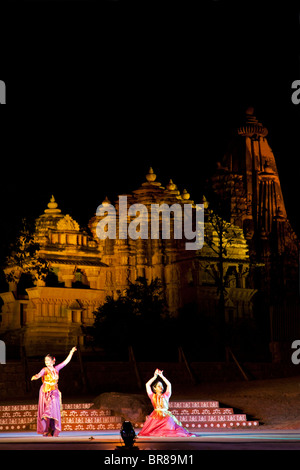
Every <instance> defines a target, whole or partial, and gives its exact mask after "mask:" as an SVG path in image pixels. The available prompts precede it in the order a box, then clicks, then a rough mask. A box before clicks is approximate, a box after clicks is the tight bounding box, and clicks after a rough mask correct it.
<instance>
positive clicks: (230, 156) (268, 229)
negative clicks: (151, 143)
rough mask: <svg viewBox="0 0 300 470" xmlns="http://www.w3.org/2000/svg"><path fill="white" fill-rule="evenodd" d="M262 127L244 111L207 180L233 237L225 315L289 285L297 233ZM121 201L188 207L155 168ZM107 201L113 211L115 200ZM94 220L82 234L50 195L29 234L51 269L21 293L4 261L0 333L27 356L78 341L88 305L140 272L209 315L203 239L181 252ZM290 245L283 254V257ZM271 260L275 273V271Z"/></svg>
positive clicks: (207, 252)
mask: <svg viewBox="0 0 300 470" xmlns="http://www.w3.org/2000/svg"><path fill="white" fill-rule="evenodd" d="M266 135H267V130H266V129H265V128H264V126H262V125H261V124H260V123H259V122H258V121H257V120H256V118H255V117H254V116H253V112H252V111H251V110H250V111H249V110H248V112H247V115H246V121H245V123H244V125H242V126H241V127H240V128H239V129H238V130H237V133H236V138H237V141H236V142H235V145H234V146H233V147H232V148H230V149H229V152H228V153H227V154H226V155H225V157H224V159H223V161H222V162H221V163H220V164H219V166H218V169H217V171H216V173H215V174H214V176H213V178H212V180H211V181H212V183H211V187H212V188H213V190H214V191H215V193H218V194H220V195H221V196H222V198H223V199H224V201H228V211H229V214H230V224H229V225H228V230H227V231H226V235H224V236H225V237H228V238H230V239H231V243H230V244H228V250H227V253H226V256H225V257H224V259H223V270H224V280H225V282H226V296H225V319H226V320H227V321H228V322H229V321H234V320H235V319H239V318H252V317H253V305H254V304H253V301H254V299H255V297H256V295H257V293H258V292H259V290H263V291H264V292H265V293H269V292H274V291H276V292H285V290H286V289H287V288H288V287H287V281H288V280H289V281H288V286H289V287H290V288H292V287H293V285H292V283H293V282H294V280H295V273H296V272H298V271H297V269H298V265H297V260H296V258H297V255H298V241H297V239H296V235H295V234H294V232H293V231H292V229H291V227H290V224H289V222H288V219H287V214H286V210H285V206H284V202H283V196H282V192H281V187H280V182H279V176H278V171H277V168H276V163H275V158H274V155H273V153H272V151H271V149H270V147H269V145H268V142H267V140H266ZM141 180H142V178H141ZM127 201H128V205H132V204H135V203H141V204H143V205H145V206H146V207H148V206H150V204H152V203H157V204H163V203H165V204H168V205H169V206H170V205H172V204H175V203H176V204H180V205H181V206H182V207H183V206H184V205H185V204H192V205H193V206H194V205H195V203H194V201H192V200H191V197H190V195H189V193H188V192H187V191H186V190H184V191H182V193H180V191H179V190H178V188H177V187H176V185H175V184H174V183H173V181H170V182H169V183H168V184H166V185H165V186H163V185H162V184H161V183H160V182H159V181H157V176H156V175H155V174H154V171H153V170H152V169H150V170H149V172H148V174H147V175H146V177H145V178H144V181H143V180H142V181H141V186H140V187H139V188H138V189H136V190H135V191H133V192H132V193H131V194H128V195H127ZM200 202H202V201H200ZM96 203H97V201H96ZM105 203H107V204H109V201H107V200H104V202H103V204H105ZM114 207H115V209H116V213H117V214H118V211H119V207H118V202H115V203H114ZM99 220H101V216H99V215H97V214H95V216H94V217H93V218H92V219H91V220H90V222H89V228H90V233H89V234H88V233H86V232H84V231H83V230H82V229H81V228H80V226H79V224H78V223H77V222H76V221H75V220H74V219H73V218H72V217H71V216H70V215H68V214H62V213H61V210H60V209H59V206H58V203H57V202H56V201H55V198H54V197H53V196H52V198H51V200H50V202H49V203H48V205H47V207H46V209H45V211H44V213H43V214H42V215H41V216H40V217H38V219H37V220H36V226H35V234H34V238H35V241H36V242H37V243H38V244H39V257H40V258H42V259H45V260H46V261H47V265H48V268H49V273H48V275H47V276H42V275H41V276H36V277H35V285H34V287H30V288H27V289H26V293H25V295H24V294H22V295H20V294H19V293H18V281H19V280H20V279H21V277H22V270H21V269H20V268H19V269H18V268H14V267H12V266H10V267H7V268H6V274H7V273H9V272H10V270H12V269H14V272H15V277H14V279H13V280H12V281H11V282H10V283H9V291H8V292H5V293H2V294H1V298H2V301H3V306H2V321H1V323H0V334H1V336H2V337H5V340H6V341H9V340H11V341H18V338H19V339H20V336H22V342H23V344H24V346H25V348H26V352H27V354H28V355H29V356H34V355H36V354H39V355H40V354H42V352H43V351H42V349H43V350H44V351H45V353H46V352H49V348H50V349H51V350H55V351H56V352H57V354H58V353H60V352H65V351H67V350H68V348H69V347H70V346H72V345H74V344H76V343H77V340H78V338H79V341H80V343H81V346H82V347H83V348H84V347H85V342H84V331H85V328H86V327H89V326H92V325H93V322H94V316H93V312H94V311H95V310H96V309H97V308H98V307H99V306H100V305H102V304H103V303H104V301H105V299H106V297H107V296H108V295H109V296H116V295H117V292H118V291H121V292H122V291H124V290H125V289H126V288H127V287H128V285H129V282H134V281H135V280H136V279H137V277H139V276H143V277H145V278H146V279H147V280H148V281H151V280H152V279H154V278H159V279H161V281H162V283H163V285H164V290H165V297H166V301H167V305H168V309H169V312H170V314H172V315H177V314H178V311H179V310H180V309H182V308H184V307H185V306H187V305H191V304H193V305H196V306H197V310H198V312H199V314H203V315H213V314H215V312H216V309H217V305H218V292H217V287H216V285H215V282H214V280H213V276H211V275H210V271H213V270H214V269H217V267H218V262H219V260H218V257H217V255H216V252H215V251H214V250H213V249H212V247H211V246H209V245H208V244H207V243H204V246H203V248H202V249H201V250H198V251H187V250H186V249H185V240H177V239H176V240H175V239H174V237H173V238H172V237H170V239H161V238H159V239H151V237H148V239H141V238H139V239H137V240H134V239H131V238H130V237H128V238H126V239H123V238H122V239H121V238H116V239H108V238H107V239H105V240H100V239H99V238H98V237H97V234H96V227H97V224H98V222H99ZM205 231H206V234H211V237H212V238H213V237H216V234H215V233H214V230H213V228H212V226H211V224H210V223H209V221H206V222H205ZM117 233H118V232H117ZM216 243H217V241H216ZM287 252H288V253H289V257H286V256H284V255H285V254H286V253H287ZM255 263H257V265H261V266H263V270H264V271H263V274H261V275H260V276H259V277H257V276H255V275H252V274H251V269H250V267H251V266H250V264H255ZM276 263H277V264H276ZM276 266H277V267H278V266H279V267H280V273H281V274H280V276H275V277H274V276H273V277H272V276H271V273H272V270H274V267H276ZM260 272H261V271H260ZM296 277H297V276H296ZM41 338H42V340H41Z"/></svg>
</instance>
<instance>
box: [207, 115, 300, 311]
mask: <svg viewBox="0 0 300 470" xmlns="http://www.w3.org/2000/svg"><path fill="white" fill-rule="evenodd" d="M267 135H268V130H267V128H266V127H265V126H264V125H263V124H261V123H260V122H259V121H258V120H257V119H256V117H255V116H254V110H253V108H249V109H248V110H247V111H246V115H245V119H244V122H243V123H242V124H241V126H240V127H238V128H237V129H236V132H235V134H234V135H233V139H232V142H231V145H230V146H229V149H228V152H227V153H226V154H225V156H224V158H223V160H222V162H220V163H219V164H218V170H217V171H216V173H215V175H214V176H213V178H212V187H213V189H214V190H215V191H216V192H217V193H218V194H219V195H220V196H221V197H222V198H223V200H226V201H228V207H227V212H228V214H229V217H230V219H231V221H232V222H233V223H235V224H236V225H238V226H240V227H241V228H242V229H243V232H244V234H245V238H246V239H247V242H248V245H249V255H250V258H251V259H252V260H253V262H255V263H259V264H261V269H260V270H259V272H260V275H259V276H257V277H256V280H253V282H252V285H253V286H254V287H256V288H259V289H260V290H262V291H263V292H265V293H266V294H267V296H268V297H269V298H270V299H271V303H273V304H276V303H277V302H278V301H280V300H283V299H285V298H286V297H287V296H290V295H291V296H295V297H298V295H299V294H298V293H299V286H298V269H299V240H298V238H297V236H296V234H295V232H294V230H293V228H292V226H291V224H290V221H289V219H288V216H287V211H286V207H285V203H284V198H283V194H282V189H281V184H280V179H279V174H278V169H277V165H276V161H275V157H274V154H273V151H272V149H271V147H270V145H269V143H268V141H267V137H266V136H267Z"/></svg>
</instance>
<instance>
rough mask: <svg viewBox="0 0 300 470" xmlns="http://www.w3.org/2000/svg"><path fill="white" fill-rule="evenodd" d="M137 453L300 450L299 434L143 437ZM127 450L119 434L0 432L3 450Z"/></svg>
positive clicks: (229, 432) (204, 434) (138, 439)
mask: <svg viewBox="0 0 300 470" xmlns="http://www.w3.org/2000/svg"><path fill="white" fill-rule="evenodd" d="M135 447H136V450H146V451H147V450H148V451H153V450H154V451H155V450H156V451H164V450H165V451H167V450H180V451H182V450H190V451H194V450H218V449H220V450H260V449H261V450H300V430H299V431H295V430H293V431H286V430H283V431H278V430H276V431H272V430H268V431H264V430H262V429H261V428H260V429H257V430H255V432H253V431H248V430H243V431H242V432H241V431H239V430H230V431H227V432H221V431H218V432H211V431H210V432H207V433H197V434H196V437H185V438H183V437H180V438H178V437H176V438H175V437H161V438H158V437H140V438H137V439H136V441H135ZM122 448H124V444H123V441H122V439H121V437H120V434H119V432H118V431H109V432H108V431H97V432H94V433H93V432H89V431H76V432H75V431H74V432H72V431H71V432H70V431H68V432H62V433H61V434H60V435H59V437H43V436H41V435H38V434H37V433H35V432H20V433H17V432H16V433H13V432H10V433H0V450H45V449H49V450H50V449H51V450H105V451H114V450H122Z"/></svg>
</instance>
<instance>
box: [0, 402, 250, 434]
mask: <svg viewBox="0 0 300 470" xmlns="http://www.w3.org/2000/svg"><path fill="white" fill-rule="evenodd" d="M169 405H170V406H169V409H170V411H171V412H172V413H173V414H174V416H176V418H177V419H178V420H179V421H181V423H182V425H183V426H184V427H186V428H187V429H190V430H194V431H197V429H201V428H202V429H203V428H206V429H211V428H213V429H223V428H233V427H235V428H237V427H240V428H249V427H251V426H252V427H256V426H258V425H259V423H258V421H247V417H246V415H245V414H234V413H233V409H232V408H220V407H219V403H218V402H216V401H210V400H209V401H188V402H186V401H170V404H169ZM92 406H93V403H68V404H63V411H62V431H102V430H119V429H120V428H121V425H122V421H123V420H122V417H121V416H114V413H113V411H112V410H108V409H94V408H92ZM36 416H37V404H34V405H32V404H23V405H2V406H0V432H21V431H35V430H36ZM132 424H133V426H134V427H135V428H141V427H142V426H143V423H132Z"/></svg>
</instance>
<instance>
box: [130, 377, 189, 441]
mask: <svg viewBox="0 0 300 470" xmlns="http://www.w3.org/2000/svg"><path fill="white" fill-rule="evenodd" d="M158 377H160V378H161V379H162V381H163V382H165V384H166V386H167V387H166V391H165V392H164V386H163V383H162V382H161V381H160V380H159V381H158V382H157V383H156V385H152V383H153V382H154V381H156V380H157V378H158ZM146 390H147V394H148V397H149V398H150V400H151V403H152V405H153V408H154V411H152V413H151V414H150V416H148V417H147V419H146V422H145V424H144V426H143V428H142V430H141V431H140V432H139V434H138V435H139V436H157V437H167V436H175V437H176V436H178V437H189V436H195V435H194V434H191V433H189V432H188V431H187V430H186V429H185V428H184V427H183V426H182V424H181V423H180V422H179V421H178V419H177V418H175V416H173V415H172V413H171V412H170V411H168V407H169V399H170V396H171V393H172V387H171V383H170V382H169V381H168V380H167V379H166V377H164V375H163V371H161V370H159V369H156V371H155V372H154V376H153V377H152V378H151V379H150V380H149V381H148V382H147V383H146ZM163 392H164V393H163Z"/></svg>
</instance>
